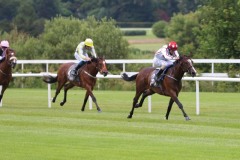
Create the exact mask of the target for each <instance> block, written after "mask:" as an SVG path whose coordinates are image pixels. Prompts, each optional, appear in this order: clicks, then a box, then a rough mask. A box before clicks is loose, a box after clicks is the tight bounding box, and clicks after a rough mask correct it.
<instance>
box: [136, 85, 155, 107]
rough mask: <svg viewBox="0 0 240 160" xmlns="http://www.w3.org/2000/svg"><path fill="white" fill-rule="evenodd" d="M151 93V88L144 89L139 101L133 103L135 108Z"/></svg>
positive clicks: (140, 105)
mask: <svg viewBox="0 0 240 160" xmlns="http://www.w3.org/2000/svg"><path fill="white" fill-rule="evenodd" d="M152 94H153V92H152V91H151V90H149V89H148V90H145V91H144V92H143V94H142V98H141V100H140V102H139V103H137V104H136V105H135V108H138V107H142V105H143V102H144V100H145V98H146V97H147V96H149V95H152Z"/></svg>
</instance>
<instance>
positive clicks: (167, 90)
mask: <svg viewBox="0 0 240 160" xmlns="http://www.w3.org/2000/svg"><path fill="white" fill-rule="evenodd" d="M154 70H155V68H154V67H148V68H143V69H141V70H140V72H139V73H138V74H135V75H133V76H131V77H128V75H127V74H126V73H123V74H122V78H123V79H124V80H125V81H133V80H136V94H135V97H134V99H133V105H132V110H131V111H130V114H129V116H128V118H132V115H133V112H134V108H138V107H141V106H142V104H143V102H144V99H145V98H146V97H147V96H149V95H152V94H154V93H158V94H160V95H165V96H169V97H171V98H170V101H169V104H168V110H167V113H166V119H168V116H169V113H170V111H171V109H172V105H173V102H176V104H177V105H178V107H179V108H180V109H181V111H182V113H183V116H184V117H185V119H186V120H190V118H189V117H188V115H187V114H186V112H185V111H184V109H183V105H182V104H181V103H180V101H179V100H178V94H179V92H180V91H181V88H182V83H181V79H182V77H183V75H184V73H185V72H188V73H189V74H190V75H191V76H193V77H194V76H195V75H196V70H195V68H194V67H193V63H192V60H191V59H190V58H189V57H187V56H181V57H180V59H179V60H177V61H175V62H174V65H173V66H172V67H171V68H169V69H168V70H167V71H166V73H165V75H164V76H165V77H164V79H163V80H162V81H161V83H160V86H159V87H151V86H150V81H151V78H152V74H154ZM141 95H142V98H141V100H140V103H137V102H138V99H139V97H140V96H141Z"/></svg>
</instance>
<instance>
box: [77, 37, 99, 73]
mask: <svg viewBox="0 0 240 160" xmlns="http://www.w3.org/2000/svg"><path fill="white" fill-rule="evenodd" d="M88 52H90V53H91V55H92V56H93V57H95V58H96V57H97V54H96V52H95V49H94V46H93V40H92V39H90V38H87V39H86V40H85V41H84V42H80V43H79V44H78V46H77V48H76V51H75V53H74V56H75V58H76V59H77V60H79V63H78V64H77V66H76V67H75V68H74V70H73V75H77V71H78V69H79V68H80V67H82V66H83V65H84V64H85V63H87V61H91V58H89V56H88Z"/></svg>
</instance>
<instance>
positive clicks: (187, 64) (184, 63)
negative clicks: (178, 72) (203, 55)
mask: <svg viewBox="0 0 240 160" xmlns="http://www.w3.org/2000/svg"><path fill="white" fill-rule="evenodd" d="M176 63H179V64H180V67H181V68H182V70H183V72H187V73H188V74H190V75H191V76H192V77H194V76H196V74H197V71H196V70H195V68H194V67H193V61H192V60H191V58H190V57H188V56H185V55H183V56H181V57H180V58H179V60H177V61H176Z"/></svg>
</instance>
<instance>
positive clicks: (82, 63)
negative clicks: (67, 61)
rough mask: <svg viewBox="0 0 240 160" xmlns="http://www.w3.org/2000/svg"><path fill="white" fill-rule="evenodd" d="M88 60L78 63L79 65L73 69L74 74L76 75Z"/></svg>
mask: <svg viewBox="0 0 240 160" xmlns="http://www.w3.org/2000/svg"><path fill="white" fill-rule="evenodd" d="M85 63H86V62H84V61H81V62H80V63H78V64H77V66H76V67H75V68H74V69H73V75H74V76H76V75H77V71H78V69H79V68H81V67H82V66H83V65H84V64H85Z"/></svg>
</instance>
